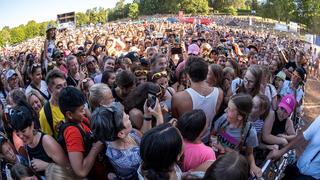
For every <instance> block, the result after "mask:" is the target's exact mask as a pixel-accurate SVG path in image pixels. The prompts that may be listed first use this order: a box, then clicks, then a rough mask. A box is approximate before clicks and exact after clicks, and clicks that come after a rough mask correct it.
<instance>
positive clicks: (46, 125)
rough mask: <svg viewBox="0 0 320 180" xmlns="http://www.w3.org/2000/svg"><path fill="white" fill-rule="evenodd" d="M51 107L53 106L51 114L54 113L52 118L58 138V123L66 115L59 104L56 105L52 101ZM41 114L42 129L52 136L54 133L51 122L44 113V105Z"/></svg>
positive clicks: (55, 135)
mask: <svg viewBox="0 0 320 180" xmlns="http://www.w3.org/2000/svg"><path fill="white" fill-rule="evenodd" d="M50 107H51V114H52V120H53V130H54V137H55V138H57V137H58V130H59V129H58V125H59V124H60V123H61V122H63V120H64V115H63V114H62V112H61V111H60V108H59V106H55V105H53V104H51V103H50ZM39 114H40V115H39V121H40V127H41V131H42V132H44V133H45V134H48V135H50V136H52V134H53V133H52V130H51V127H50V125H49V122H48V120H47V117H46V115H45V113H44V107H42V109H41V110H40V113H39Z"/></svg>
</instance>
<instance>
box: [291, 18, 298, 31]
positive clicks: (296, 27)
mask: <svg viewBox="0 0 320 180" xmlns="http://www.w3.org/2000/svg"><path fill="white" fill-rule="evenodd" d="M298 27H299V26H298V23H295V22H291V21H290V24H289V31H290V32H298Z"/></svg>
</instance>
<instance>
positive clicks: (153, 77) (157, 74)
mask: <svg viewBox="0 0 320 180" xmlns="http://www.w3.org/2000/svg"><path fill="white" fill-rule="evenodd" d="M167 76H168V73H167V71H162V72H158V73H155V74H153V75H152V77H151V79H152V80H154V79H159V78H161V77H167Z"/></svg>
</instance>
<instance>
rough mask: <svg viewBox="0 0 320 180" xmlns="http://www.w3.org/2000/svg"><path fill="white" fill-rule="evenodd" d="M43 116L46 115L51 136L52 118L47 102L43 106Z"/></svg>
mask: <svg viewBox="0 0 320 180" xmlns="http://www.w3.org/2000/svg"><path fill="white" fill-rule="evenodd" d="M44 114H45V115H46V118H47V121H48V124H49V126H50V128H51V131H52V134H54V128H53V117H52V112H51V106H50V102H49V101H47V102H46V103H45V104H44Z"/></svg>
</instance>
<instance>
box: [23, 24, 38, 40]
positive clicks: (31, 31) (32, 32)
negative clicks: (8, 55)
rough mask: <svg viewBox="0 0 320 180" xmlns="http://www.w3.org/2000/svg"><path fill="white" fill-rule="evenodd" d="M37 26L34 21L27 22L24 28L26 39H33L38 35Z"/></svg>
mask: <svg viewBox="0 0 320 180" xmlns="http://www.w3.org/2000/svg"><path fill="white" fill-rule="evenodd" d="M39 30H40V28H39V24H38V23H37V22H36V21H33V20H32V21H29V22H28V23H27V24H26V26H25V27H24V31H25V37H26V38H33V37H35V36H38V35H39V34H40V31H39Z"/></svg>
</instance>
